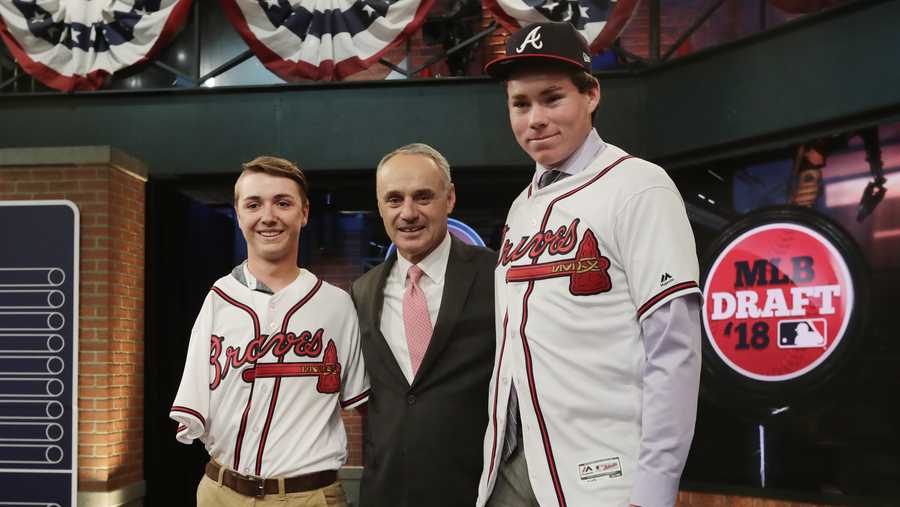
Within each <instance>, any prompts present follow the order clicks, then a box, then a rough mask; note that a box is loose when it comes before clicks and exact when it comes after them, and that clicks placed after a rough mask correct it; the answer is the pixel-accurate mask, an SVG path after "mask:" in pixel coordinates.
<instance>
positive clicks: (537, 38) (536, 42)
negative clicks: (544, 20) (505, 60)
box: [516, 26, 544, 53]
mask: <svg viewBox="0 0 900 507" xmlns="http://www.w3.org/2000/svg"><path fill="white" fill-rule="evenodd" d="M529 44H530V45H531V47H533V48H534V49H541V48H542V47H544V43H543V42H542V41H541V27H539V26H538V27H535V28H534V30H532V31H530V32H528V35H527V36H526V37H525V40H524V41H522V44H520V45H519V47H517V48H516V53H521V52H522V51H525V46H528V45H529Z"/></svg>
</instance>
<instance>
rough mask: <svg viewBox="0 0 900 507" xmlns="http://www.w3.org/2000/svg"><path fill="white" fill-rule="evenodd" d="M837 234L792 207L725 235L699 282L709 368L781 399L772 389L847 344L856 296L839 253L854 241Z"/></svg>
mask: <svg viewBox="0 0 900 507" xmlns="http://www.w3.org/2000/svg"><path fill="white" fill-rule="evenodd" d="M767 218H768V219H767ZM785 218H787V219H785ZM804 218H810V220H804ZM823 224H828V225H830V227H829V226H826V227H823V226H822V225H823ZM841 234H842V233H841V231H840V230H839V229H837V228H836V226H833V224H829V223H828V221H827V219H825V218H824V217H820V216H816V217H814V218H813V215H812V212H806V211H800V210H794V209H778V210H773V211H769V212H763V213H762V214H758V215H757V216H754V217H751V218H750V219H749V220H743V221H741V222H740V223H739V224H736V225H735V226H734V227H732V228H731V229H730V230H729V231H728V232H726V234H725V235H724V236H726V237H727V240H726V241H724V242H721V244H720V245H719V248H718V251H717V253H716V254H715V256H714V257H712V262H711V263H710V265H709V270H708V271H707V272H706V276H705V278H704V284H703V327H704V332H705V342H706V343H705V344H704V345H705V349H706V350H707V356H708V357H707V358H706V359H712V360H713V362H714V363H718V364H717V365H713V367H714V369H715V367H716V366H718V369H719V370H730V372H729V373H730V375H729V376H730V377H732V379H733V380H734V379H735V378H736V382H737V383H738V384H741V385H742V386H743V387H749V388H751V389H752V388H753V387H754V385H756V387H757V388H759V389H761V390H763V391H766V390H767V391H766V392H765V393H763V394H764V395H769V396H770V397H772V398H781V396H779V395H783V394H785V392H784V391H783V390H782V391H781V392H779V391H778V385H777V384H783V385H790V384H791V383H792V382H802V381H804V380H805V379H804V377H806V376H808V375H811V374H813V372H815V371H816V370H817V369H818V368H820V367H821V366H823V365H833V363H834V360H833V356H835V353H836V352H837V351H839V350H842V348H843V347H844V341H845V340H852V339H853V338H852V337H848V330H850V329H851V327H852V326H851V324H853V318H854V316H855V312H854V310H855V308H856V304H857V296H858V295H857V290H856V284H855V283H854V276H853V275H852V274H851V268H850V266H849V265H848V262H847V255H846V253H845V251H846V248H845V247H846V245H848V244H852V241H850V240H849V239H848V238H845V237H842V236H841ZM837 236H841V237H837ZM709 351H712V353H710V352H709ZM839 355H840V354H839ZM709 356H712V357H709ZM826 369H827V368H826Z"/></svg>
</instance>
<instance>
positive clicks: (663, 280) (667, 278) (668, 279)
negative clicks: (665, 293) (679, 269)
mask: <svg viewBox="0 0 900 507" xmlns="http://www.w3.org/2000/svg"><path fill="white" fill-rule="evenodd" d="M672 280H674V278H672V275H670V274H668V273H663V274H662V276H661V277H659V284H660V285H662V286H663V287H665V286H666V285H668V284H670V283H672Z"/></svg>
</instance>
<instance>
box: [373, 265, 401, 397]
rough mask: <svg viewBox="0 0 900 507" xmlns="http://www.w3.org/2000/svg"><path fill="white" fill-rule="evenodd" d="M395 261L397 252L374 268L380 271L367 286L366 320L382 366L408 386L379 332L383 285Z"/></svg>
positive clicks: (382, 305)
mask: <svg viewBox="0 0 900 507" xmlns="http://www.w3.org/2000/svg"><path fill="white" fill-rule="evenodd" d="M396 261H397V254H396V253H394V254H393V255H391V256H390V257H388V259H387V260H385V261H384V263H383V264H381V265H380V266H378V267H377V268H375V269H380V270H381V271H380V272H378V273H376V275H377V276H376V277H375V278H374V280H373V283H372V284H371V285H370V286H369V290H368V291H367V292H368V293H367V294H366V298H367V299H366V301H372V303H371V304H369V311H368V312H367V315H366V320H367V321H368V323H369V325H370V326H371V329H372V338H373V339H372V347H373V349H374V350H375V351H376V352H377V353H378V356H379V359H380V360H381V362H382V363H383V364H384V368H385V369H386V370H388V371H390V372H391V374H392V375H394V377H396V379H397V381H398V382H402V383H403V385H406V386H408V385H409V381H408V380H406V375H404V374H403V370H401V369H400V365H399V364H397V358H396V357H394V353H393V351H391V348H390V347H389V346H388V344H387V340H385V339H384V335H383V334H381V310H382V308H383V307H384V286H385V284H387V277H388V275H390V273H391V269H392V268H393V267H394V262H396ZM373 366H374V365H372V366H369V368H372V367H373Z"/></svg>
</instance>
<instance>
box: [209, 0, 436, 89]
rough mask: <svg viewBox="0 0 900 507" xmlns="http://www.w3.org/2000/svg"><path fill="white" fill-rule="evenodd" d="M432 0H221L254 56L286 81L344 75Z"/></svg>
mask: <svg viewBox="0 0 900 507" xmlns="http://www.w3.org/2000/svg"><path fill="white" fill-rule="evenodd" d="M433 3H434V0H222V6H223V7H224V8H225V14H226V15H227V16H228V19H229V20H231V23H232V24H233V25H234V26H235V27H236V28H237V30H238V32H240V34H241V36H242V37H243V38H244V40H245V41H246V42H247V44H248V45H249V46H250V48H251V49H252V50H253V52H254V53H255V54H256V57H257V58H259V60H260V61H261V62H262V63H263V64H264V65H265V66H266V67H267V68H268V69H269V70H270V71H272V72H273V73H275V75H277V76H278V77H280V78H281V79H284V80H285V81H289V82H293V81H299V80H303V79H315V80H334V79H343V78H345V77H347V76H349V75H351V74H353V73H356V72H359V71H361V70H364V69H366V68H368V67H369V66H370V65H371V64H372V63H374V62H376V61H377V60H378V59H379V58H380V57H381V55H382V54H384V53H385V52H386V51H387V50H388V49H390V48H391V47H392V46H394V45H396V44H399V43H401V42H403V41H404V40H405V39H406V38H407V37H409V36H410V35H411V34H412V33H414V32H415V31H416V30H417V29H418V28H419V26H420V25H421V24H422V22H423V21H424V20H425V14H426V13H427V12H428V9H430V8H431V5H432V4H433Z"/></svg>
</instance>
